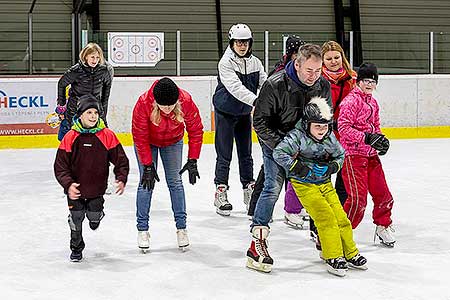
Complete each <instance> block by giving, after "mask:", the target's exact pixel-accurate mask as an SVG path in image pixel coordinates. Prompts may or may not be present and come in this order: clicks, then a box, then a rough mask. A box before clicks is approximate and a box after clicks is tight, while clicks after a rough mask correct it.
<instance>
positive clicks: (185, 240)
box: [177, 229, 189, 251]
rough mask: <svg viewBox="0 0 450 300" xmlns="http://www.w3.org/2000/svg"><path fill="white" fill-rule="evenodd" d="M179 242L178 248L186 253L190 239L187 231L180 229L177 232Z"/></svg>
mask: <svg viewBox="0 0 450 300" xmlns="http://www.w3.org/2000/svg"><path fill="white" fill-rule="evenodd" d="M177 241H178V248H180V250H182V251H185V250H187V248H188V247H189V237H188V234H187V230H186V229H178V230H177Z"/></svg>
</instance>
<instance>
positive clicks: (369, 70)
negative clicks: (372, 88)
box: [356, 63, 378, 83]
mask: <svg viewBox="0 0 450 300" xmlns="http://www.w3.org/2000/svg"><path fill="white" fill-rule="evenodd" d="M366 78H369V79H373V80H375V81H376V82H377V83H378V71H377V66H375V65H374V64H372V63H362V65H361V66H359V70H358V77H357V78H356V81H358V82H359V81H361V80H363V79H366Z"/></svg>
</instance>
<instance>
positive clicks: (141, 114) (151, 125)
mask: <svg viewBox="0 0 450 300" xmlns="http://www.w3.org/2000/svg"><path fill="white" fill-rule="evenodd" d="M185 128H186V131H187V133H188V141H189V151H188V160H187V163H186V164H185V165H184V167H183V168H181V166H182V154H183V135H184V129H185ZM132 135H133V141H134V147H135V151H136V155H137V160H138V165H139V173H140V175H141V180H140V184H139V187H138V190H137V196H136V218H137V229H138V246H139V248H140V249H142V250H143V251H145V250H147V249H148V248H149V245H150V244H149V239H150V234H149V232H148V228H149V226H148V223H149V212H150V204H151V199H152V192H153V189H154V186H155V181H159V177H158V174H157V172H156V170H157V167H158V154H159V155H160V156H161V160H162V163H163V167H164V173H165V175H166V176H165V177H166V182H167V186H168V187H169V191H170V199H171V201H172V211H173V214H174V218H175V223H176V228H177V240H178V246H179V247H180V248H183V249H184V248H185V247H187V246H188V245H189V239H188V236H187V231H186V202H185V195H184V188H183V182H182V180H181V174H182V173H183V172H184V171H186V170H187V171H188V172H189V182H190V183H191V184H195V183H196V180H197V178H200V176H199V173H198V170H197V159H198V158H199V155H200V149H201V146H202V141H203V125H202V120H201V118H200V113H199V110H198V108H197V106H196V105H195V103H194V102H193V101H192V98H191V95H189V93H188V92H186V91H185V90H183V89H180V88H178V87H177V85H176V84H175V83H174V82H173V81H172V80H171V79H169V78H167V77H165V78H162V79H160V80H158V81H156V82H155V83H153V85H152V86H151V88H150V90H148V91H147V92H145V93H144V94H142V95H141V96H140V97H139V99H138V101H137V103H136V105H135V107H134V110H133V121H132Z"/></svg>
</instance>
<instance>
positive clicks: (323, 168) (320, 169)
mask: <svg viewBox="0 0 450 300" xmlns="http://www.w3.org/2000/svg"><path fill="white" fill-rule="evenodd" d="M312 171H313V173H314V175H316V176H317V177H322V176H323V175H325V174H326V173H327V171H328V165H318V164H314V165H313V169H312Z"/></svg>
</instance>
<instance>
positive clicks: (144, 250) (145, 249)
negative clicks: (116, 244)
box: [139, 247, 150, 254]
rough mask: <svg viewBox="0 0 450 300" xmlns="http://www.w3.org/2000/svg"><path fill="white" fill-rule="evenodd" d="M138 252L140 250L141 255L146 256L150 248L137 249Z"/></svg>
mask: <svg viewBox="0 0 450 300" xmlns="http://www.w3.org/2000/svg"><path fill="white" fill-rule="evenodd" d="M139 250H141V253H142V254H146V253H147V252H148V251H150V247H147V248H142V247H139Z"/></svg>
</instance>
